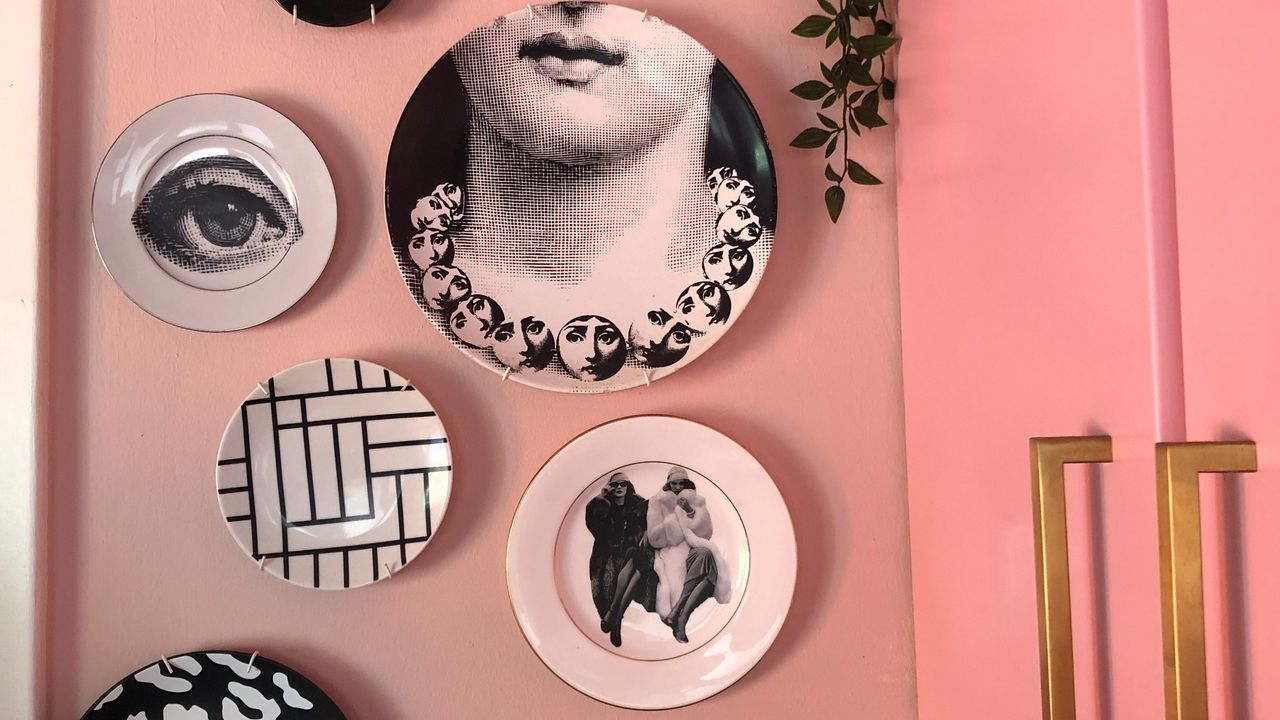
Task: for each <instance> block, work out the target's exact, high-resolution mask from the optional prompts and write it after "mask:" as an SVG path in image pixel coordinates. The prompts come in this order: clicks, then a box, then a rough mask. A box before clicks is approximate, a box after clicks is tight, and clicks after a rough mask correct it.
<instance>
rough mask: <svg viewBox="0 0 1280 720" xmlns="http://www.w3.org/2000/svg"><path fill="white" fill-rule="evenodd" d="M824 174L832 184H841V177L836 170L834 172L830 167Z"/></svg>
mask: <svg viewBox="0 0 1280 720" xmlns="http://www.w3.org/2000/svg"><path fill="white" fill-rule="evenodd" d="M822 174H823V175H826V176H827V179H828V180H830V181H831V182H840V175H839V174H837V173H836V171H835V170H832V169H831V166H830V165H828V166H827V167H826V169H824V170H823V171H822Z"/></svg>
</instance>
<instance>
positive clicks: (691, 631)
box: [507, 416, 796, 710]
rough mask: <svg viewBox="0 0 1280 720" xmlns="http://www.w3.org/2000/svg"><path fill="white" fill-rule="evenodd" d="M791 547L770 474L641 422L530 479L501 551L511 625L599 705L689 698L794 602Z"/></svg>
mask: <svg viewBox="0 0 1280 720" xmlns="http://www.w3.org/2000/svg"><path fill="white" fill-rule="evenodd" d="M795 578H796V544H795V533H794V531H793V529H792V525H791V517H790V515H789V514H788V512H787V507H786V504H785V503H784V502H783V500H782V496H781V495H780V494H779V493H778V489H777V487H775V486H774V484H773V481H772V480H771V479H770V477H769V474H768V473H767V472H766V471H765V469H764V468H763V467H761V465H760V463H758V462H756V460H755V459H754V458H753V457H752V456H751V454H750V453H748V452H747V451H746V450H745V449H743V448H742V446H740V445H738V444H737V443H735V442H734V441H733V440H731V439H729V438H728V437H725V436H724V435H722V434H720V433H718V432H716V431H715V430H712V429H711V428H708V427H706V426H704V425H699V424H697V423H694V422H691V421H688V420H681V419H679V418H673V417H662V416H644V417H633V418H627V419H624V420H617V421H614V422H611V423H608V424H605V425H602V426H600V427H598V428H595V429H594V430H591V431H589V432H587V433H585V434H583V435H580V436H578V437H577V438H575V439H574V440H572V441H571V442H570V443H569V444H568V445H566V446H565V447H564V448H562V449H561V450H560V451H559V452H557V453H556V454H555V456H554V457H552V458H551V460H549V461H548V462H547V464H546V465H544V466H543V467H542V469H541V470H540V471H538V474H537V476H536V477H535V478H534V479H533V482H532V483H530V485H529V488H528V490H527V491H526V492H525V495H524V497H523V498H522V499H521V501H520V505H519V507H518V508H517V509H516V515H515V519H514V520H513V521H512V524H511V536H510V538H509V540H508V542H507V588H508V590H509V592H510V593H511V606H512V609H513V610H514V612H515V615H516V620H517V622H518V623H519V624H520V629H521V630H522V631H523V632H524V634H525V637H526V638H527V639H528V641H529V645H530V647H532V648H533V650H534V652H535V653H537V655H538V657H539V658H541V659H542V661H543V662H544V663H545V664H546V666H547V667H548V668H550V669H551V671H552V672H554V673H555V674H556V675H558V676H559V677H560V678H561V679H562V680H564V681H565V682H567V683H568V684H569V685H571V686H573V687H574V688H576V689H577V690H579V691H581V692H583V693H585V694H587V695H590V696H591V697H594V698H596V699H598V700H601V701H603V702H606V703H609V704H612V705H618V706H621V707H627V708H633V709H643V710H656V709H662V708H671V707H678V706H681V705H688V704H690V703H694V702H698V701H699V700H703V699H705V698H708V697H710V696H711V695H714V694H716V693H717V692H720V691H721V690H724V689H725V688H727V687H728V686H730V685H732V684H733V683H734V682H736V681H737V680H738V679H739V678H740V677H742V676H743V675H744V674H745V673H746V672H747V671H748V670H750V669H751V668H752V667H753V666H754V665H755V664H756V662H758V661H759V660H760V658H761V656H763V655H764V653H765V651H766V650H767V649H768V648H769V645H770V644H771V643H772V642H773V639H774V637H776V635H777V633H778V631H779V629H780V628H781V627H782V623H783V620H784V619H785V618H786V615H787V611H788V609H789V607H790V604H791V596H792V591H793V590H794V588H795Z"/></svg>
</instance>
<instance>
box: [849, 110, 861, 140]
mask: <svg viewBox="0 0 1280 720" xmlns="http://www.w3.org/2000/svg"><path fill="white" fill-rule="evenodd" d="M855 109H857V108H855ZM849 129H850V130H852V131H853V134H854V135H859V136H861V135H862V131H861V130H859V129H858V120H857V119H856V118H854V117H853V113H850V114H849Z"/></svg>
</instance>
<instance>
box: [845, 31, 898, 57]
mask: <svg viewBox="0 0 1280 720" xmlns="http://www.w3.org/2000/svg"><path fill="white" fill-rule="evenodd" d="M897 42H898V38H893V37H885V36H884V35H863V36H862V37H856V38H854V39H853V49H854V50H857V51H858V55H861V56H862V57H864V58H873V57H877V56H879V55H883V54H884V52H885V51H886V50H888V49H889V48H891V47H893V46H894V45H895V44H897Z"/></svg>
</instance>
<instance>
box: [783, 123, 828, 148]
mask: <svg viewBox="0 0 1280 720" xmlns="http://www.w3.org/2000/svg"><path fill="white" fill-rule="evenodd" d="M829 137H831V131H830V130H823V129H822V128H814V127H811V128H806V129H805V130H804V131H803V132H801V133H800V134H799V135H797V136H796V139H795V140H792V141H791V147H798V148H816V147H822V143H824V142H826V141H827V138H829Z"/></svg>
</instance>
